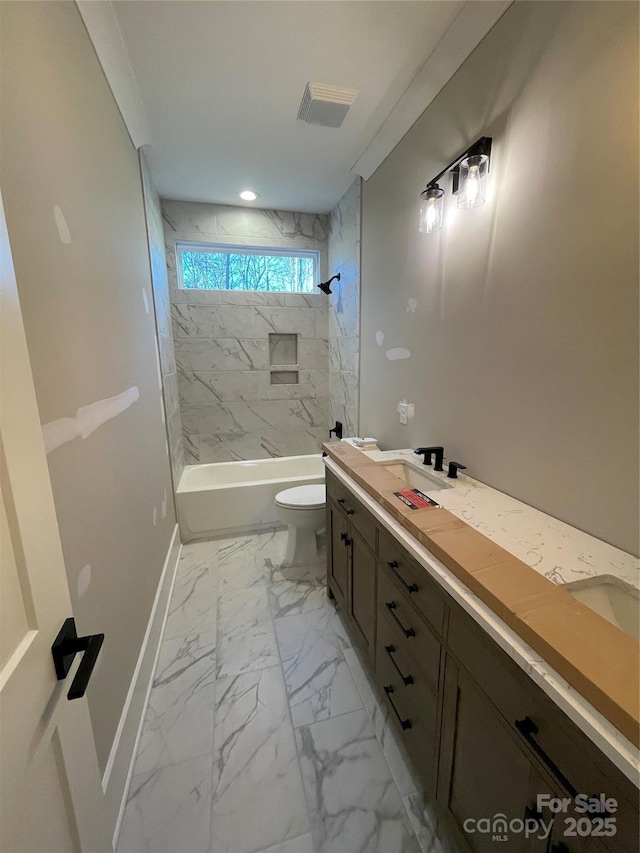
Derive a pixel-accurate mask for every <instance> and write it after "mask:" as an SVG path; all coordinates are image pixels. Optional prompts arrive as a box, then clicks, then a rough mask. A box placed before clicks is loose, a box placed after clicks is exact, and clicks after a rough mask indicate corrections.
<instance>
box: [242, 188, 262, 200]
mask: <svg viewBox="0 0 640 853" xmlns="http://www.w3.org/2000/svg"><path fill="white" fill-rule="evenodd" d="M238 195H239V196H240V198H241V199H242V201H255V200H256V199H257V198H259V196H258V193H254V191H253V190H242V192H241V193H238Z"/></svg>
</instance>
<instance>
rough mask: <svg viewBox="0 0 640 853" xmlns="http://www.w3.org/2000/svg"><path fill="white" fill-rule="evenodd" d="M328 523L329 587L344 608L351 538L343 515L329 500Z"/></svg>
mask: <svg viewBox="0 0 640 853" xmlns="http://www.w3.org/2000/svg"><path fill="white" fill-rule="evenodd" d="M327 506H328V508H329V524H330V528H329V529H330V534H331V535H330V540H329V543H330V548H331V553H330V555H329V578H328V580H329V588H330V589H331V591H332V592H333V594H334V595H335V597H336V601H337V602H338V604H339V605H340V607H342V609H343V610H344V609H345V606H346V603H347V590H348V583H349V548H350V544H351V539H350V537H349V530H348V525H347V522H346V521H345V519H344V516H343V515H342V513H341V512H340V510H339V509H337V507H335V506H334V505H333V504H332V503H331V502H329V503H328V505H327Z"/></svg>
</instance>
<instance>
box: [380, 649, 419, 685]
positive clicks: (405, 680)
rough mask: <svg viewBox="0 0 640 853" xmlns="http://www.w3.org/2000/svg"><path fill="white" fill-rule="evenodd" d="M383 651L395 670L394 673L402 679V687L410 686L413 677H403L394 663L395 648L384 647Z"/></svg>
mask: <svg viewBox="0 0 640 853" xmlns="http://www.w3.org/2000/svg"><path fill="white" fill-rule="evenodd" d="M384 650H385V652H386V653H387V654H388V655H389V657H390V658H391V663H392V664H393V665H394V667H395V668H396V672H397V673H398V675H399V676H400V678H401V679H402V681H403V683H404V686H405V687H408V686H409V685H410V684H413V676H412V675H403V674H402V670H401V669H400V667H399V666H398V662H397V661H396V659H395V658H394V656H393V655H394V653H395V650H396V647H395V646H385V647H384Z"/></svg>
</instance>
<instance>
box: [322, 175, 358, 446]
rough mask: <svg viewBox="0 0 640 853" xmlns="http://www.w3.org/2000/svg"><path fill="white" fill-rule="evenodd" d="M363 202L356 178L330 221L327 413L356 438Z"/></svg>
mask: <svg viewBox="0 0 640 853" xmlns="http://www.w3.org/2000/svg"><path fill="white" fill-rule="evenodd" d="M360 197H361V181H360V178H357V179H356V180H355V181H354V182H353V183H352V184H351V186H350V187H349V189H348V190H347V192H346V193H345V194H344V195H343V196H342V198H341V199H340V201H339V202H338V204H337V205H336V206H335V207H334V208H333V210H332V211H331V213H330V215H329V274H330V275H335V274H336V273H340V281H339V282H335V283H334V284H333V285H332V289H333V293H332V295H331V296H330V297H329V298H330V305H329V395H330V401H329V410H330V416H331V423H332V424H333V423H334V422H335V421H336V420H338V421H341V422H342V424H343V432H344V435H345V436H346V435H358V429H359V423H358V405H359V386H360V383H359V375H360Z"/></svg>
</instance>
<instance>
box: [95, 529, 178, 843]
mask: <svg viewBox="0 0 640 853" xmlns="http://www.w3.org/2000/svg"><path fill="white" fill-rule="evenodd" d="M181 548H182V545H181V543H180V535H179V528H178V525H177V524H176V526H175V528H174V531H173V536H172V537H171V542H170V543H169V550H168V551H167V556H166V558H165V562H164V566H163V569H162V574H161V575H160V581H159V583H158V589H157V591H156V596H155V599H154V602H153V607H152V608H151V614H150V616H149V622H148V623H147V630H146V632H145V635H144V640H143V641H142V646H141V648H140V654H139V655H138V661H137V663H136V668H135V670H134V673H133V678H132V679H131V684H130V685H129V691H128V693H127V698H126V700H125V703H124V707H123V709H122V714H121V715H120V721H119V723H118V728H117V730H116V734H115V737H114V739H113V746H112V747H111V752H110V754H109V760H108V761H107V766H106V768H105V771H104V775H103V777H102V790H103V792H104V797H105V807H106V810H107V816H108V820H109V824H110V825H111V826H113V827H114V833H113V849H114V850H115V849H116V848H117V842H118V835H119V833H120V825H121V823H122V816H123V814H124V807H125V805H126V802H127V796H128V793H129V786H130V784H131V776H132V775H133V762H134V758H135V755H136V751H137V748H138V742H139V740H140V735H141V733H142V723H143V722H144V717H145V714H146V711H147V704H148V702H149V694H150V692H151V684H152V680H153V673H154V670H155V667H156V661H157V658H158V652H159V650H160V641H161V639H162V634H163V632H164V625H165V622H166V619H167V611H168V609H169V600H170V598H171V592H172V590H173V584H174V581H175V576H176V569H177V567H178V561H179V559H180V550H181Z"/></svg>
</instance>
